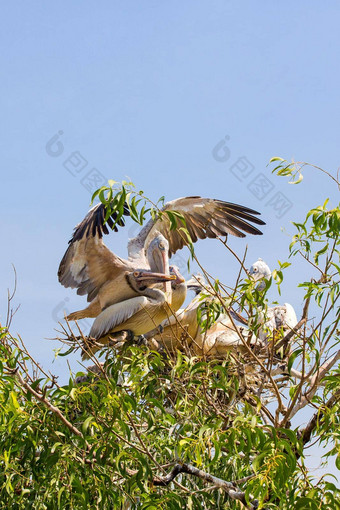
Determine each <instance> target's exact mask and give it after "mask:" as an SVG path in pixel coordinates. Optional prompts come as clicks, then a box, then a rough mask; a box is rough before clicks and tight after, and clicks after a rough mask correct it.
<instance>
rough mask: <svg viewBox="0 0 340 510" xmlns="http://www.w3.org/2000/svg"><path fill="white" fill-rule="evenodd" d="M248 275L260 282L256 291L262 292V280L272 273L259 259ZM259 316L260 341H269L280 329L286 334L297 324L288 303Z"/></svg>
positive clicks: (292, 309)
mask: <svg viewBox="0 0 340 510" xmlns="http://www.w3.org/2000/svg"><path fill="white" fill-rule="evenodd" d="M249 274H250V276H251V278H252V279H253V280H255V281H259V282H260V283H259V284H258V285H257V289H258V290H264V289H265V288H266V284H265V281H264V280H265V279H269V278H270V277H271V274H272V273H271V270H270V269H269V267H268V265H267V264H266V262H265V261H264V260H263V259H261V258H259V259H258V260H257V261H256V262H254V264H252V266H251V267H250V270H249ZM261 316H262V317H261V321H262V323H263V326H264V327H263V329H262V328H261V330H260V331H259V337H260V338H261V339H262V340H269V339H270V337H272V336H273V333H274V335H275V332H276V331H278V330H280V329H281V328H282V329H283V332H284V333H288V331H290V330H291V329H293V328H294V327H295V326H296V325H297V323H298V320H297V317H296V313H295V310H294V308H293V307H292V305H291V304H289V303H284V304H283V305H275V306H273V307H268V309H267V312H266V313H264V312H262V313H261Z"/></svg>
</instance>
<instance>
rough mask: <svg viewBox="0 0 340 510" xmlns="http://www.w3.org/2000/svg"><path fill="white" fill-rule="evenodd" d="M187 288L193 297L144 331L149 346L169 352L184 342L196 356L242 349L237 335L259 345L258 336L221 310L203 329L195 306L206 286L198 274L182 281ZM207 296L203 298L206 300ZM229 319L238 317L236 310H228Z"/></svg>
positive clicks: (216, 354)
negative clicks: (210, 324)
mask: <svg viewBox="0 0 340 510" xmlns="http://www.w3.org/2000/svg"><path fill="white" fill-rule="evenodd" d="M186 286H187V288H188V290H192V291H194V292H195V294H196V297H195V298H194V299H193V300H192V301H191V302H190V303H189V305H188V306H187V307H186V308H185V309H180V310H178V311H177V312H176V313H175V314H174V315H173V316H171V317H169V318H168V319H166V320H165V321H163V322H162V323H161V325H160V327H159V328H155V329H153V330H152V331H150V332H149V333H147V335H145V336H146V338H147V339H148V345H149V347H151V348H155V349H157V350H158V349H159V347H160V346H162V347H164V348H165V349H166V350H168V352H170V353H173V352H175V351H176V349H179V350H183V348H184V347H185V345H186V346H187V347H190V348H191V349H192V352H193V354H195V355H197V356H202V355H206V356H220V355H225V354H226V353H227V352H229V351H230V350H235V349H237V350H244V349H245V348H244V344H243V342H242V340H241V338H240V336H242V337H243V338H244V339H245V340H247V341H248V340H249V336H250V337H251V338H250V345H252V346H253V345H258V346H262V345H263V343H262V342H261V340H260V339H258V338H256V337H255V335H252V334H251V333H250V332H249V330H248V328H245V327H242V326H236V327H234V325H233V323H232V321H231V319H230V318H229V315H228V314H221V315H220V316H219V317H218V318H217V320H216V322H215V323H214V324H213V325H212V326H211V327H210V328H209V329H208V330H207V331H206V332H204V331H203V330H202V328H201V327H200V324H199V321H198V315H197V312H198V307H199V306H200V305H202V304H203V302H204V301H202V299H201V297H200V296H199V294H200V293H201V292H202V290H203V289H204V288H208V289H209V285H208V284H207V283H206V282H205V280H204V278H203V277H202V276H201V275H199V274H198V275H194V276H193V277H192V278H191V279H190V280H188V281H187V282H186ZM209 299H210V298H209V297H207V298H206V300H208V301H209ZM230 314H231V315H232V317H233V319H235V320H237V319H238V314H236V315H235V314H234V312H233V311H232V310H230Z"/></svg>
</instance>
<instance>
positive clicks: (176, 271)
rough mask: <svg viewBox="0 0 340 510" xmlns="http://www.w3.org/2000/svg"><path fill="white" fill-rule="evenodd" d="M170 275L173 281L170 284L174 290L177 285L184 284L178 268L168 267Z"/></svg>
mask: <svg viewBox="0 0 340 510" xmlns="http://www.w3.org/2000/svg"><path fill="white" fill-rule="evenodd" d="M169 269H170V275H171V276H173V281H172V282H171V287H172V288H173V289H174V288H176V286H177V285H180V284H182V283H184V282H185V279H184V278H183V276H182V275H181V273H180V271H179V267H178V266H170V268H169Z"/></svg>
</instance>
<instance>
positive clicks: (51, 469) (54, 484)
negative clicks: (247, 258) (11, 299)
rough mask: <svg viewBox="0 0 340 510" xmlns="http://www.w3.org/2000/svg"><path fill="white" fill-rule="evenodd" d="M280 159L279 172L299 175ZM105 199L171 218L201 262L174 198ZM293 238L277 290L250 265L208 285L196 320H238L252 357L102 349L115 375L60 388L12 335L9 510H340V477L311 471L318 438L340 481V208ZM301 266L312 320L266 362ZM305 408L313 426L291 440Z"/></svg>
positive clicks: (138, 215) (0, 351)
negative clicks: (170, 209)
mask: <svg viewBox="0 0 340 510" xmlns="http://www.w3.org/2000/svg"><path fill="white" fill-rule="evenodd" d="M275 160H276V161H279V162H280V163H279V166H278V167H276V168H277V171H278V172H279V173H281V174H282V175H288V174H289V175H291V172H293V170H292V169H291V167H290V166H289V165H288V166H287V165H286V162H284V160H281V159H278V158H274V160H273V161H274V162H275ZM298 180H300V181H301V179H299V178H298ZM97 196H98V198H99V199H100V200H101V202H102V203H104V204H105V205H106V206H107V211H108V212H107V214H108V215H109V214H110V211H111V212H112V211H115V212H117V213H118V214H117V220H116V221H117V222H118V221H119V219H120V217H121V216H122V215H123V214H124V207H128V209H129V213H130V215H131V218H132V219H133V220H134V221H136V222H137V223H139V224H143V222H144V220H145V219H146V217H147V216H148V215H151V216H155V215H164V220H165V221H170V224H171V228H177V229H179V228H181V229H182V232H183V235H184V236H186V237H187V241H188V244H189V248H190V254H191V256H192V257H195V254H194V251H193V246H192V243H191V241H190V235H189V233H188V231H187V230H186V227H185V222H184V220H183V218H182V217H180V215H178V214H176V213H171V214H168V213H167V212H166V211H165V212H163V213H162V212H161V210H160V208H159V206H161V205H162V204H163V202H164V199H161V200H160V201H159V202H158V203H157V204H152V202H150V201H149V200H148V199H147V198H146V197H144V194H143V192H136V191H135V190H134V187H133V185H132V183H127V182H123V183H122V184H121V185H120V184H118V183H116V182H114V181H111V182H109V187H104V188H101V189H100V190H98V191H97V192H96V193H95V194H94V197H93V198H96V197H97ZM107 217H108V216H107ZM294 226H295V228H296V234H295V235H294V237H293V240H292V242H291V245H290V262H280V261H279V263H278V268H277V269H276V271H274V272H273V274H272V277H271V278H269V279H268V280H266V282H265V286H264V287H265V288H262V289H259V287H258V285H257V283H256V282H254V281H253V280H252V279H251V278H250V277H249V275H247V274H244V277H243V279H241V276H240V275H241V272H242V261H241V270H240V275H239V277H238V279H237V281H236V282H235V287H234V288H233V289H228V288H227V287H226V286H225V285H223V283H221V282H220V281H218V280H212V279H211V278H209V289H208V290H209V291H207V292H205V293H203V294H202V298H201V306H200V307H198V320H199V322H200V324H201V328H202V331H203V332H204V333H206V332H207V331H208V330H209V328H210V327H211V326H212V325H213V324H214V323H215V321H216V320H217V319H218V318H219V317H220V315H223V314H226V315H228V316H229V318H230V320H231V321H232V322H233V321H234V315H232V314H231V310H235V311H237V313H240V314H242V316H243V317H244V316H245V317H246V321H247V323H248V328H249V333H248V335H249V339H248V338H247V337H246V338H244V337H242V338H241V335H240V343H241V345H242V349H239V350H238V349H236V350H234V351H230V352H229V353H227V354H225V355H223V356H215V357H213V356H211V357H208V356H201V357H198V356H194V355H193V354H192V353H191V352H188V351H187V350H185V349H183V350H180V349H179V350H177V351H176V352H175V353H164V352H157V351H155V350H152V349H150V348H148V347H147V346H145V345H140V346H136V345H134V344H133V343H131V342H130V343H126V344H125V345H124V346H123V347H122V348H121V349H120V350H117V351H115V352H114V353H113V352H112V351H110V350H106V351H105V350H104V351H103V352H102V353H101V354H100V356H102V357H104V358H102V359H104V363H101V362H100V361H99V359H94V360H93V361H94V363H95V364H94V367H92V369H90V370H89V372H88V374H85V375H84V374H81V373H79V374H76V375H75V376H74V377H71V378H70V380H69V382H68V384H66V385H65V386H59V385H58V382H57V379H56V378H54V377H51V376H49V375H48V374H46V373H45V372H44V371H43V369H42V368H41V367H40V366H39V365H38V363H37V362H35V360H33V358H32V357H31V355H30V353H29V352H28V350H27V349H26V347H25V345H24V344H23V343H22V341H21V339H20V338H15V337H13V336H12V335H11V333H10V331H9V327H1V329H0V340H1V344H0V371H1V380H0V445H1V446H0V465H1V469H0V496H1V497H0V500H1V504H0V508H14V509H26V508H35V509H50V508H72V509H78V508H79V509H82V508H84V509H85V508H98V509H102V508H103V509H106V508H107V509H111V508H117V509H128V508H136V509H137V508H138V509H178V508H189V509H190V508H193V509H197V508H221V509H223V508H225V509H228V508H230V509H232V508H235V509H237V508H250V509H255V508H266V509H270V508H280V509H282V510H288V509H293V508H297V509H308V508H310V509H321V508H322V509H332V510H333V509H337V508H340V503H339V500H340V499H339V490H338V488H337V487H336V485H335V483H333V481H332V479H331V477H322V478H321V479H320V480H315V479H313V477H312V476H311V475H310V474H309V473H308V470H307V468H306V466H305V462H304V457H305V449H306V447H307V446H308V444H309V443H310V441H311V439H312V438H313V440H314V439H316V440H318V441H319V443H320V444H322V445H324V447H325V448H326V449H328V452H327V455H328V456H330V455H336V456H337V467H338V468H339V469H340V460H339V459H340V433H339V430H340V429H339V421H340V416H339V399H340V384H339V376H340V373H339V367H337V366H336V362H337V360H338V359H339V358H340V355H339V352H340V351H339V350H337V349H338V345H337V344H338V343H339V320H340V315H339V314H340V312H339V308H337V306H336V305H337V301H338V299H339V297H340V287H339V285H340V281H339V272H340V261H339V257H340V251H339V250H340V247H339V227H340V209H339V207H337V208H334V209H331V210H328V209H327V202H325V203H324V204H323V205H322V206H320V207H317V208H315V209H313V210H311V211H309V212H308V213H307V216H306V219H305V221H303V222H301V223H298V222H296V223H294ZM112 228H114V226H113V227H112ZM295 257H303V259H304V260H305V263H306V264H309V266H310V268H311V271H313V273H312V274H313V275H314V276H313V277H312V278H311V279H310V281H308V282H301V283H300V285H301V287H303V288H304V289H305V298H304V299H305V301H304V309H303V312H302V317H301V320H300V321H299V324H298V327H296V328H294V330H293V331H292V330H291V331H288V332H287V330H286V331H284V329H283V328H281V329H278V330H276V331H275V332H274V333H272V337H269V339H268V340H267V343H266V345H265V347H264V348H263V349H262V350H261V351H256V349H252V348H251V343H250V337H251V336H252V335H255V336H258V335H260V334H261V332H263V331H266V321H267V318H268V313H269V307H270V304H269V303H268V298H267V291H268V289H270V287H271V286H273V285H276V286H277V287H278V289H279V290H280V291H282V290H283V288H284V273H285V270H286V268H287V267H289V265H290V264H292V265H293V266H294V263H295V262H294V260H295ZM315 272H316V273H317V277H315ZM206 276H208V275H206ZM311 302H313V303H314V305H315V310H316V312H315V310H313V315H315V318H314V319H313V320H312V319H310V318H309V315H308V310H309V307H310V304H311ZM9 323H10V321H9ZM8 325H9V324H8ZM267 338H268V337H267ZM282 367H283V368H282ZM294 370H295V372H296V371H297V370H301V377H300V379H299V378H296V377H293V375H292V374H293V371H294ZM278 375H279V376H280V377H281V379H282V380H279V378H278V377H277V376H278ZM77 377H78V379H76V378H77ZM304 408H308V409H309V410H310V421H309V423H308V424H307V426H305V427H302V425H299V426H295V427H292V419H293V417H295V422H296V421H297V422H298V423H301V420H300V421H299V416H300V412H301V410H302V409H304ZM327 445H328V448H327Z"/></svg>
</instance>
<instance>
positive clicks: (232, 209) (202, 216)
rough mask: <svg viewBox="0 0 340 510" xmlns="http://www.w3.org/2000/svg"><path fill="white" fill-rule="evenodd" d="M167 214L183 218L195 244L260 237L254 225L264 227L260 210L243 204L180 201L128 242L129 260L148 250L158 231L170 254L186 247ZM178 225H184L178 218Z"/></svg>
mask: <svg viewBox="0 0 340 510" xmlns="http://www.w3.org/2000/svg"><path fill="white" fill-rule="evenodd" d="M166 211H170V212H171V211H176V212H178V213H180V214H181V215H182V216H183V217H184V219H185V222H186V228H187V229H188V231H189V234H190V236H191V239H192V241H193V242H194V243H195V242H196V241H197V239H205V238H207V237H209V238H216V237H218V236H226V235H228V234H231V235H234V236H237V237H245V232H246V233H248V234H254V235H261V234H262V232H261V231H260V230H259V229H258V228H256V227H255V226H254V225H252V223H255V224H257V225H264V224H265V223H264V222H263V221H262V220H260V219H259V218H257V217H256V216H254V215H257V214H259V213H258V212H257V211H254V210H252V209H249V208H248V207H244V206H242V205H237V204H232V203H229V202H224V201H222V200H215V199H212V198H201V197H185V198H178V199H176V200H173V201H172V202H168V203H167V204H166V205H165V206H164V207H163V209H162V212H165V214H162V215H161V217H160V218H158V219H155V220H152V219H151V220H150V221H149V222H148V223H147V224H146V225H145V227H144V228H143V229H142V230H141V232H140V233H139V235H138V236H137V237H135V238H134V239H131V240H130V241H129V246H128V249H129V257H133V256H134V254H137V253H138V252H139V251H140V249H141V246H143V247H144V249H146V248H147V246H148V245H149V243H150V241H151V240H152V238H153V237H154V235H155V233H156V232H160V233H161V234H163V235H164V237H165V238H166V239H167V240H168V241H169V245H170V248H169V254H170V255H173V254H174V253H176V251H177V250H180V249H181V248H183V246H185V245H186V244H187V243H186V237H185V234H184V233H183V232H181V231H179V229H178V228H176V229H173V230H171V229H170V226H171V222H170V218H169V217H168V215H167V214H166ZM177 226H178V227H179V226H183V225H182V223H181V221H180V220H179V219H178V220H177Z"/></svg>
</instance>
